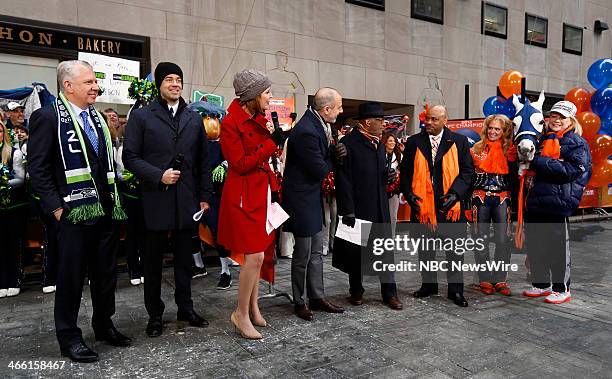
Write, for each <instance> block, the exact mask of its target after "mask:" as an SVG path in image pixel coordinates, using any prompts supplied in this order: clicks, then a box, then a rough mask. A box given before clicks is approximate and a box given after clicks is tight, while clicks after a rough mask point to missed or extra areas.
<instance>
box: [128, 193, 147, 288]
mask: <svg viewBox="0 0 612 379" xmlns="http://www.w3.org/2000/svg"><path fill="white" fill-rule="evenodd" d="M123 204H124V205H125V211H126V213H127V215H128V220H129V221H128V222H127V224H126V226H125V255H126V257H127V264H128V271H129V275H130V279H140V277H141V276H143V274H144V272H143V259H142V255H143V250H144V237H145V228H144V219H143V212H142V202H141V201H140V199H134V198H131V197H128V196H125V197H124V201H123Z"/></svg>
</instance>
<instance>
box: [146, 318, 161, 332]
mask: <svg viewBox="0 0 612 379" xmlns="http://www.w3.org/2000/svg"><path fill="white" fill-rule="evenodd" d="M163 329H164V326H163V324H162V318H161V316H158V317H149V323H148V324H147V329H146V332H147V336H149V337H159V336H161V335H162V330H163Z"/></svg>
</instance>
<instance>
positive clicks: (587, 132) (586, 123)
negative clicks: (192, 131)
mask: <svg viewBox="0 0 612 379" xmlns="http://www.w3.org/2000/svg"><path fill="white" fill-rule="evenodd" d="M576 119H577V120H578V122H579V123H580V126H582V137H583V138H584V139H585V140H587V141H590V140H592V139H593V138H595V135H596V134H597V131H599V127H600V126H601V120H600V119H599V116H598V115H596V114H595V113H593V112H582V113H578V114H577V115H576Z"/></svg>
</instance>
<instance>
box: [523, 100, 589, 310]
mask: <svg viewBox="0 0 612 379" xmlns="http://www.w3.org/2000/svg"><path fill="white" fill-rule="evenodd" d="M575 116H576V106H575V105H574V104H572V103H571V102H569V101H560V102H558V103H556V104H555V105H554V106H553V107H552V109H551V111H550V118H549V120H548V125H547V128H546V133H545V135H544V136H542V138H541V140H540V143H539V145H538V149H537V152H536V156H535V158H534V159H533V161H532V162H531V164H530V169H531V170H532V171H533V172H534V173H535V177H533V181H532V183H531V188H530V189H529V193H528V195H527V214H526V216H527V218H526V221H527V224H526V239H525V241H526V244H527V252H528V256H529V262H530V265H531V273H532V281H533V283H532V284H533V287H532V288H531V289H528V290H526V291H524V292H523V295H525V296H529V297H540V296H545V297H546V298H545V299H544V301H546V302H547V303H552V304H560V303H564V302H566V301H570V300H571V294H570V288H569V286H570V250H569V231H568V219H567V218H568V216H570V215H572V214H573V213H574V212H575V211H576V210H577V209H578V204H579V203H580V198H581V197H582V192H583V191H584V188H585V186H586V184H587V182H588V181H589V178H590V177H591V153H590V152H589V147H588V145H587V142H586V141H585V140H584V139H583V138H582V137H581V136H580V135H581V134H582V128H581V127H580V124H579V123H578V121H577V120H576V117H575ZM551 279H552V286H551Z"/></svg>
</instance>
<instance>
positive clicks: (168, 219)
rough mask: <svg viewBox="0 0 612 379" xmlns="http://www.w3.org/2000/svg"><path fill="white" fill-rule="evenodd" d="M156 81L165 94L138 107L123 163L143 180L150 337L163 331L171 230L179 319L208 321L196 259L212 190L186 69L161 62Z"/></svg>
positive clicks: (199, 119)
mask: <svg viewBox="0 0 612 379" xmlns="http://www.w3.org/2000/svg"><path fill="white" fill-rule="evenodd" d="M155 85H156V86H157V88H158V90H159V97H158V98H157V99H155V100H153V101H152V102H151V104H149V105H147V106H145V107H143V108H141V109H136V110H134V111H132V113H131V114H130V118H129V121H128V125H127V128H126V133H125V141H124V147H123V163H124V164H125V167H126V168H127V169H128V170H129V171H131V172H132V173H134V175H135V176H136V177H137V178H138V179H140V182H141V185H142V205H143V208H144V221H145V229H146V233H145V236H146V239H145V249H144V250H145V256H144V272H145V276H144V277H145V283H144V285H145V288H144V293H145V307H146V308H147V312H148V313H149V323H148V325H147V328H146V332H147V335H149V336H150V337H157V336H159V335H161V334H162V314H163V312H164V308H165V305H164V302H163V301H162V299H161V274H162V258H163V252H164V247H165V246H167V243H166V240H167V237H168V235H169V234H170V235H171V237H172V247H173V253H174V281H175V284H176V288H175V291H174V299H175V302H176V305H177V307H178V313H177V319H178V320H179V321H187V322H189V324H190V325H192V326H196V327H203V326H207V325H208V322H207V321H206V320H205V319H203V318H202V317H200V316H199V315H198V314H197V313H196V312H195V311H194V310H193V301H192V300H191V263H192V237H193V236H194V235H195V227H196V224H195V222H194V220H193V215H194V214H195V213H196V212H198V211H200V210H204V211H206V210H208V208H209V205H208V201H209V199H210V195H211V181H210V167H209V164H208V152H207V139H206V134H205V132H204V127H203V125H202V117H200V115H199V114H198V113H197V112H195V111H192V110H190V109H189V108H187V105H186V103H185V101H184V100H183V98H182V97H181V94H182V91H183V72H182V70H181V69H180V67H179V66H177V65H176V64H174V63H170V62H161V63H160V64H158V65H157V67H156V68H155Z"/></svg>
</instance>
